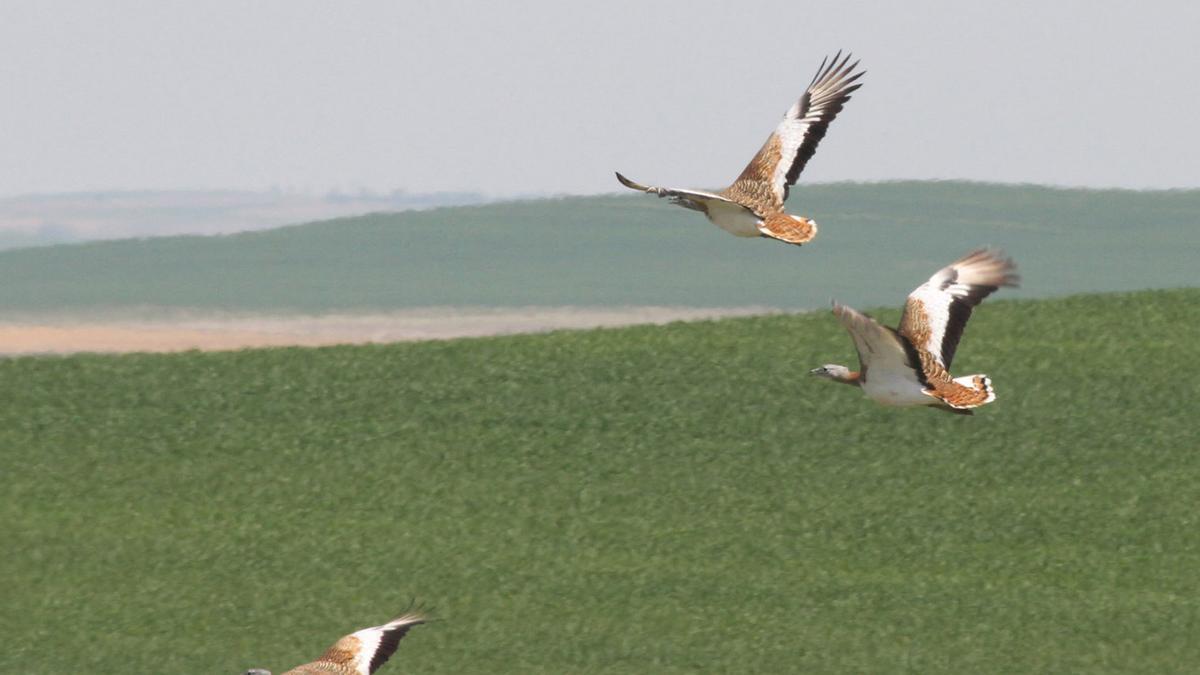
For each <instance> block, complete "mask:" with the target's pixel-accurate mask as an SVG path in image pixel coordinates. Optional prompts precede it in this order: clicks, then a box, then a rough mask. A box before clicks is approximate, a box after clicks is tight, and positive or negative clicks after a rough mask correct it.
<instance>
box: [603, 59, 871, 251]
mask: <svg viewBox="0 0 1200 675" xmlns="http://www.w3.org/2000/svg"><path fill="white" fill-rule="evenodd" d="M849 61H850V54H846V56H845V57H842V53H841V52H840V51H839V52H838V53H837V54H836V55H835V56H834V57H833V58H832V59H829V58H826V59H824V60H822V61H821V66H820V67H819V68H817V74H816V75H815V76H813V79H812V82H811V83H809V85H808V89H806V90H805V91H804V95H803V96H801V97H800V100H798V101H796V102H795V103H794V104H793V105H792V107H791V108H789V109H788V111H787V114H786V115H784V116H783V121H781V122H780V123H779V125H778V126H776V127H775V131H773V132H771V135H770V136H769V137H768V138H767V142H766V143H763V146H762V149H760V150H759V151H758V154H756V155H755V156H754V159H751V160H750V163H749V164H747V165H746V168H745V169H743V170H742V173H741V175H740V176H738V177H737V180H735V181H733V185H730V186H729V187H727V188H725V189H724V190H721V191H720V192H715V193H714V192H705V191H702V190H680V189H676V188H661V187H650V186H647V185H642V184H641V183H635V182H634V181H631V180H629V179H628V178H626V177H625V176H622V175H621V174H620V172H618V173H617V180H618V181H620V182H621V185H624V186H625V187H627V188H631V189H634V190H640V191H642V192H648V193H650V194H656V195H658V196H659V197H667V198H668V199H669V200H670V201H671V203H673V204H678V205H679V206H682V207H684V208H688V209H692V210H693V211H700V212H702V213H703V214H704V215H706V216H708V219H709V220H711V221H712V222H713V223H714V224H716V225H717V226H718V227H720V228H721V229H723V230H725V231H726V232H729V233H732V234H734V235H736V236H739V237H770V238H771V239H778V240H779V241H782V242H786V243H789V244H796V245H797V246H799V245H801V244H806V243H808V242H810V241H812V238H813V237H815V236H817V224H816V222H814V221H813V220H810V219H808V218H803V217H800V216H793V215H791V214H788V213H785V212H784V210H783V203H784V202H785V201H786V200H787V198H788V190H789V188H791V186H793V185H795V184H796V179H797V178H799V177H800V172H801V171H803V170H804V165H805V164H807V163H808V160H809V159H811V158H812V156H813V153H814V152H816V151H817V144H819V143H820V142H821V139H822V138H824V137H825V131H826V129H828V128H829V124H830V123H831V122H833V118H834V117H837V114H838V113H839V112H841V110H842V106H843V105H845V103H846V101H849V100H850V94H851V93H853V92H854V91H855V90H857V89H858V88H859V87H861V86H862V84H861V83H856V81H857V80H858V79H859V78H860V77H862V76H863V75H864V74H865V71H859V72H855V68H857V67H858V61H855V62H854V63H849Z"/></svg>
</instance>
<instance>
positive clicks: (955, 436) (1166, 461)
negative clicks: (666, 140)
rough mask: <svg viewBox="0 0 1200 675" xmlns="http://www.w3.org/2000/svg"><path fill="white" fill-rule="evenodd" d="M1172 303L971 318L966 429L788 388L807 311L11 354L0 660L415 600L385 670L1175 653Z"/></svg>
mask: <svg viewBox="0 0 1200 675" xmlns="http://www.w3.org/2000/svg"><path fill="white" fill-rule="evenodd" d="M514 208H515V207H514ZM619 208H634V207H632V206H628V205H621V206H620V207H619ZM956 248H958V247H957V246H956ZM801 255H803V254H801ZM813 258H814V259H815V258H816V256H813ZM1198 303H1200V291H1197V290H1185V291H1159V292H1147V293H1137V294H1126V295H1106V296H1084V297H1072V298H1065V299H1058V300H1048V301H996V302H991V301H989V303H987V304H986V305H985V306H984V307H983V308H982V309H981V310H980V311H979V312H978V313H977V314H976V317H975V318H974V319H973V320H972V325H971V327H970V328H969V330H968V333H967V335H966V338H965V340H964V342H963V348H962V350H961V351H960V352H959V355H958V358H957V361H956V363H955V370H956V371H957V372H959V373H963V374H965V373H971V372H987V373H989V374H990V375H991V376H992V378H993V380H994V382H995V385H996V388H997V391H998V393H999V400H998V401H997V402H996V403H995V404H992V405H990V406H988V407H987V408H985V409H984V410H982V411H980V413H979V414H978V415H976V416H975V417H972V418H962V417H958V416H953V415H948V414H945V413H941V412H938V411H935V410H892V409H885V408H881V407H878V406H876V405H875V404H873V403H872V402H870V401H868V400H866V399H865V398H863V397H862V396H861V394H860V393H859V392H857V391H854V390H851V389H850V388H848V387H841V386H838V385H834V384H830V383H825V382H818V381H814V380H812V379H811V378H809V377H808V376H807V374H806V373H807V371H808V369H809V368H811V367H813V366H814V365H816V364H820V363H824V362H829V361H839V360H840V361H843V362H845V361H846V360H848V359H851V358H852V355H853V349H852V347H851V345H850V341H849V339H848V338H847V336H846V335H845V334H843V332H842V331H841V329H840V327H838V326H837V325H836V323H835V322H834V320H833V319H832V318H831V317H830V316H828V314H826V313H824V312H822V313H819V314H812V315H796V316H775V317H764V318H754V319H739V320H728V321H721V322H712V323H697V324H674V325H670V326H666V327H639V328H629V329H621V330H604V331H591V332H578V333H555V334H548V335H534V336H518V337H508V338H492V339H482V340H464V341H453V342H442V343H418V344H398V345H391V346H373V347H339V348H328V349H319V350H302V349H282V350H264V351H246V352H238V353H223V354H202V353H186V354H178V355H168V356H152V355H129V356H110V357H102V356H75V357H70V358H42V359H15V360H7V361H2V362H0V377H2V378H3V381H4V383H5V386H4V387H3V388H2V389H0V471H2V472H3V475H4V476H5V489H4V490H3V492H0V535H2V537H3V540H4V542H5V549H6V553H5V555H4V556H0V579H3V580H4V582H3V583H4V602H3V603H2V604H0V633H3V635H4V636H5V640H6V645H5V649H4V650H0V672H31V673H33V672H36V673H70V672H88V673H109V672H112V673H117V672H119V673H131V672H172V673H204V674H206V675H208V674H211V673H239V672H242V671H243V670H244V669H245V668H247V667H250V666H255V665H259V666H269V667H273V668H274V669H275V670H276V672H279V670H280V669H282V668H284V667H286V666H290V665H293V664H295V663H298V662H300V661H301V660H304V659H306V658H311V657H313V656H315V655H317V654H318V653H319V652H320V651H321V650H322V649H324V648H325V646H327V644H329V643H330V642H331V641H332V640H333V639H334V638H336V637H337V636H338V635H340V634H342V633H344V632H347V631H349V630H351V629H353V628H356V627H360V626H364V625H368V624H370V623H372V622H378V621H383V620H385V619H387V618H389V617H390V616H392V615H393V614H395V613H396V612H398V611H399V610H401V609H403V608H404V607H405V606H406V605H407V604H408V602H409V599H410V598H411V597H413V596H415V597H417V598H418V599H420V600H423V601H425V602H426V603H429V604H432V605H435V606H436V607H437V611H436V614H437V616H438V617H440V618H441V619H442V620H441V621H438V622H436V623H434V624H431V625H428V626H422V627H420V628H418V629H416V630H414V631H413V632H412V633H411V634H410V635H409V637H408V638H407V639H406V640H405V642H404V643H403V644H402V645H401V649H400V652H399V653H398V654H397V657H396V661H397V663H396V664H395V665H389V666H387V667H386V668H385V669H384V671H383V672H422V673H522V674H529V673H598V672H605V673H683V672H695V671H698V670H703V671H706V672H747V673H748V672H770V673H784V672H831V671H838V672H897V671H904V672H920V673H964V672H999V671H1005V672H1090V673H1098V672H1122V673H1129V672H1145V673H1167V672H1191V671H1193V670H1194V668H1195V665H1196V664H1197V663H1200V642H1198V641H1196V640H1195V636H1196V634H1197V631H1198V630H1200V602H1198V601H1197V598H1200V577H1198V576H1197V574H1196V570H1197V569H1200V528H1198V527H1197V525H1196V517H1197V516H1196V505H1197V504H1198V503H1200V452H1197V442H1198V438H1200V422H1198V421H1197V416H1196V412H1197V409H1196V402H1197V401H1198V400H1200V378H1198V377H1197V374H1198V373H1197V368H1196V365H1195V364H1196V363H1197V362H1198V361H1200V339H1198V338H1200V331H1198V329H1197V328H1196V322H1195V314H1196V307H1197V306H1198ZM896 314H897V313H896V312H888V313H885V317H884V318H888V319H891V320H894V319H895V318H896Z"/></svg>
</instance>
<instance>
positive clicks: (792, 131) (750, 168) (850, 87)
mask: <svg viewBox="0 0 1200 675" xmlns="http://www.w3.org/2000/svg"><path fill="white" fill-rule="evenodd" d="M850 58H851V57H850V55H849V54H846V56H845V57H842V53H841V52H840V51H839V52H838V53H837V55H835V56H834V57H833V59H828V58H826V59H824V60H822V61H821V66H820V67H819V68H817V74H816V75H815V76H813V79H812V82H811V83H809V85H808V88H807V89H806V90H805V91H804V95H803V96H801V97H800V99H799V100H797V101H796V102H795V103H794V104H793V105H792V107H791V108H789V109H788V111H787V114H785V115H784V116H783V121H781V122H780V123H779V125H778V126H777V127H775V131H774V132H772V133H771V136H770V137H769V138H767V142H766V143H764V144H763V146H762V148H761V149H760V150H759V151H758V154H756V155H755V156H754V158H753V159H751V160H750V163H749V164H747V165H746V168H745V169H743V170H742V173H741V175H740V176H738V178H737V180H735V181H734V183H733V185H731V186H730V187H729V188H728V189H727V190H726V194H727V195H728V196H730V197H732V198H733V199H734V200H735V201H741V202H744V200H745V201H752V202H753V203H755V204H756V205H760V209H759V210H758V212H759V214H760V215H761V214H763V213H767V212H770V211H780V210H782V209H783V202H784V201H786V200H787V198H788V188H790V187H791V186H793V185H795V184H796V180H797V179H799V177H800V172H801V171H803V170H804V166H805V165H806V164H807V163H808V160H809V159H811V158H812V156H813V153H815V152H816V151H817V145H818V144H820V142H821V139H822V138H824V137H825V132H826V130H828V128H829V124H830V123H831V122H833V119H834V118H835V117H837V114H838V113H839V112H841V111H842V107H843V106H844V105H845V104H846V101H849V100H850V94H852V93H853V92H854V91H855V90H857V89H858V88H859V87H861V86H862V84H861V83H856V80H858V79H859V78H860V77H862V76H863V75H864V74H865V71H859V72H855V70H854V69H855V68H857V67H858V61H855V62H854V63H849V61H850Z"/></svg>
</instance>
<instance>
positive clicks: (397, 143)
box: [0, 0, 1200, 198]
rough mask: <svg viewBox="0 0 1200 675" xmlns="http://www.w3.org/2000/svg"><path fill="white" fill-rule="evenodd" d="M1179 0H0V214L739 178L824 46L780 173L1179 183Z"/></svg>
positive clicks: (1191, 53)
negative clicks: (814, 111) (826, 114)
mask: <svg viewBox="0 0 1200 675" xmlns="http://www.w3.org/2000/svg"><path fill="white" fill-rule="evenodd" d="M1197 26H1200V4H1198V3H1193V2H1172V1H1167V0H1163V1H1161V2H1155V1H1144V2H1073V1H1060V2H1023V1H1021V0H1008V1H1006V2H986V3H973V2H933V1H909V2H903V3H899V2H897V3H874V2H856V1H853V0H838V1H836V2H801V1H798V0H790V1H787V2H757V3H756V2H738V3H733V2H702V1H691V2H649V1H642V2H625V1H623V0H605V1H603V2H591V3H571V2H563V1H561V0H528V1H527V2H522V3H486V2H455V1H453V0H439V1H437V2H419V1H416V0H409V1H406V2H372V1H362V2H311V1H302V0H287V1H284V2H271V1H260V2H241V1H238V2H225V1H211V0H209V1H206V2H166V1H145V2H128V1H122V0H110V1H108V2H103V3H98V2H84V1H80V2H60V1H54V0H49V1H47V0H35V1H32V0H31V1H18V0H0V91H3V92H5V99H6V100H5V104H4V105H3V106H0V157H3V161H0V198H3V197H12V196H16V195H24V194H33V193H62V192H86V191H110V190H223V189H236V190H268V189H282V190H296V191H312V192H317V193H324V192H327V191H330V190H345V191H358V190H369V191H378V192H391V191H393V190H405V191H409V192H414V193H424V192H439V191H478V192H482V193H484V194H487V195H489V196H493V197H503V196H517V195H553V194H593V193H602V192H614V191H617V190H619V189H621V188H619V186H618V185H617V184H616V182H615V181H614V179H613V173H612V172H613V171H614V170H620V171H621V172H622V173H625V174H626V175H628V176H630V177H631V178H633V179H635V180H639V181H642V182H647V183H651V184H658V185H669V186H676V187H719V186H723V185H725V184H727V183H728V182H729V181H730V180H731V179H732V178H733V177H734V176H736V175H737V174H738V173H739V172H740V171H741V168H742V167H743V166H744V165H745V163H746V162H747V161H748V160H749V159H750V157H751V156H752V155H753V154H754V152H755V151H757V149H758V147H759V145H761V143H762V141H763V140H764V139H765V138H766V136H767V134H768V133H770V131H771V129H772V128H773V127H774V125H775V124H776V122H777V121H778V119H779V118H780V116H781V115H782V114H783V112H784V111H785V110H786V109H787V108H788V107H789V106H790V105H791V103H792V102H793V101H794V100H795V98H796V97H797V96H799V94H800V93H801V91H802V90H803V88H804V87H805V86H806V85H807V84H808V82H809V80H810V79H811V77H812V74H813V72H814V71H815V70H816V67H817V65H818V64H819V63H820V61H821V59H822V57H823V56H824V55H826V54H828V53H832V52H834V51H836V50H838V49H849V50H852V51H853V52H854V54H855V56H856V57H858V58H861V59H862V64H863V67H864V68H865V69H866V70H867V71H868V73H867V75H866V77H865V78H864V80H863V81H864V82H865V86H864V87H863V88H862V89H861V90H860V91H859V92H858V93H856V94H855V95H854V98H853V100H851V101H850V102H849V103H848V104H847V106H846V108H845V110H843V112H842V113H841V115H840V116H839V117H838V119H837V120H836V121H835V122H834V123H833V125H832V126H831V127H830V130H829V134H828V135H827V136H826V138H825V140H824V141H823V142H822V145H821V148H820V149H819V150H818V152H817V155H816V157H815V158H814V159H813V160H812V161H811V162H809V164H808V167H807V169H806V170H805V174H804V175H803V176H802V177H801V180H802V181H809V182H828V181H844V180H853V181H875V180H888V179H969V180H979V181H1001V182H1031V183H1042V184H1051V185H1064V186H1089V187H1127V188H1170V187H1200V132H1198V131H1197V111H1200V76H1197V73H1196V71H1197V69H1198V66H1200V52H1198V51H1197V49H1196V46H1195V44H1196V31H1197Z"/></svg>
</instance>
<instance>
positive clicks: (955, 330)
mask: <svg viewBox="0 0 1200 675" xmlns="http://www.w3.org/2000/svg"><path fill="white" fill-rule="evenodd" d="M1016 270H1017V266H1016V264H1015V263H1013V261H1012V259H1011V258H1008V257H1007V256H1005V255H1004V254H1003V253H1002V252H1000V251H989V250H987V249H978V250H975V251H971V252H970V253H968V254H967V255H965V256H963V257H962V258H959V259H958V260H956V261H954V262H953V263H951V264H949V265H947V266H946V267H943V268H942V269H940V270H938V271H937V273H936V274H934V275H933V276H932V277H930V278H929V281H926V282H925V283H923V284H921V285H920V286H918V287H917V288H916V289H914V290H913V292H912V293H909V295H908V302H906V303H905V305H904V315H903V316H902V317H900V328H899V331H900V334H901V335H903V336H904V337H906V338H908V340H909V341H910V342H911V343H912V344H913V345H915V346H916V347H917V348H918V349H920V350H923V351H926V352H929V354H930V355H932V356H933V358H934V360H936V361H937V363H938V364H939V365H941V366H942V367H943V368H946V369H949V368H950V363H951V362H952V361H953V360H954V352H955V351H956V350H957V349H958V342H959V340H960V339H962V334H963V329H964V328H965V327H966V325H967V319H970V318H971V311H972V310H973V309H974V308H975V307H976V306H977V305H978V304H979V303H981V302H983V300H984V298H986V297H987V296H989V295H991V294H992V293H993V292H995V291H996V289H998V288H1000V287H1001V286H1009V287H1015V286H1016V285H1017V284H1018V282H1019V281H1020V278H1019V277H1018V276H1017V274H1016Z"/></svg>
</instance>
